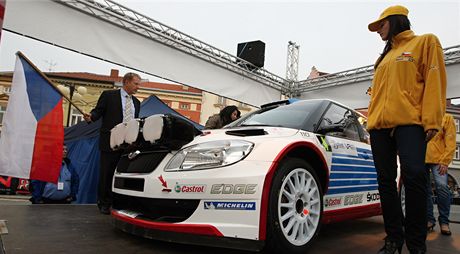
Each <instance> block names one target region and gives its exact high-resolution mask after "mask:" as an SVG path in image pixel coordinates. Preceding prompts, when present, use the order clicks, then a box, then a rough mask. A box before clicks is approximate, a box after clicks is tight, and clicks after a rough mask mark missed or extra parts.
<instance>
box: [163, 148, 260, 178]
mask: <svg viewBox="0 0 460 254" xmlns="http://www.w3.org/2000/svg"><path fill="white" fill-rule="evenodd" d="M253 147H254V144H253V143H251V142H248V141H243V140H219V141H211V142H206V143H201V144H197V145H193V146H190V147H187V148H184V149H182V150H180V151H179V152H177V154H176V155H174V157H173V158H172V159H171V160H170V161H169V163H168V165H167V166H166V169H165V171H180V170H198V169H208V168H216V167H222V166H226V165H230V164H233V163H235V162H238V161H240V160H242V159H244V158H245V157H246V156H247V155H248V154H249V153H250V152H251V150H252V148H253Z"/></svg>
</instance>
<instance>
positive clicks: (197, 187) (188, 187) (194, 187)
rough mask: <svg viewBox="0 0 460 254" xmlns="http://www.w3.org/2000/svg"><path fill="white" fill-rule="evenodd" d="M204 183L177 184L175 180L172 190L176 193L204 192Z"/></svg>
mask: <svg viewBox="0 0 460 254" xmlns="http://www.w3.org/2000/svg"><path fill="white" fill-rule="evenodd" d="M205 190H206V185H204V184H179V183H177V182H176V186H174V191H175V192H177V193H204V191H205Z"/></svg>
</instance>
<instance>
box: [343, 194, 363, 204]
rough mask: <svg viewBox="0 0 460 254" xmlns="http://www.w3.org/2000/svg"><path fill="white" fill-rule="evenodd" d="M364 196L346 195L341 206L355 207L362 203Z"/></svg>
mask: <svg viewBox="0 0 460 254" xmlns="http://www.w3.org/2000/svg"><path fill="white" fill-rule="evenodd" d="M363 196H364V194H353V195H347V196H345V198H344V201H343V205H356V204H361V203H362V202H363Z"/></svg>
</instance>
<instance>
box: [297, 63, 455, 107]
mask: <svg viewBox="0 0 460 254" xmlns="http://www.w3.org/2000/svg"><path fill="white" fill-rule="evenodd" d="M446 70H447V98H459V97H460V63H456V64H449V65H447V66H446ZM371 85H372V81H371V80H366V81H361V82H356V83H352V84H347V85H339V86H333V87H328V88H322V89H318V90H313V91H308V92H304V93H302V94H301V95H300V97H299V98H301V99H318V98H328V99H332V100H335V101H338V102H340V103H343V104H345V105H347V106H349V107H352V108H356V109H358V108H367V106H368V105H369V99H370V96H369V95H367V94H366V91H367V89H368V88H369V87H370V86H371Z"/></svg>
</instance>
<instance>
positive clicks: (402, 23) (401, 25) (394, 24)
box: [374, 15, 410, 69]
mask: <svg viewBox="0 0 460 254" xmlns="http://www.w3.org/2000/svg"><path fill="white" fill-rule="evenodd" d="M386 19H387V20H388V22H390V29H389V30H388V36H387V43H386V44H385V48H383V52H382V54H380V57H379V59H378V60H377V63H376V64H375V66H374V69H377V67H378V66H379V64H380V62H381V61H382V60H383V58H385V56H386V55H387V53H388V52H389V51H390V50H391V45H392V43H393V38H394V37H395V36H396V35H398V34H399V33H401V32H404V31H406V30H410V21H409V19H408V18H407V16H404V15H391V16H388V18H386Z"/></svg>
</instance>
